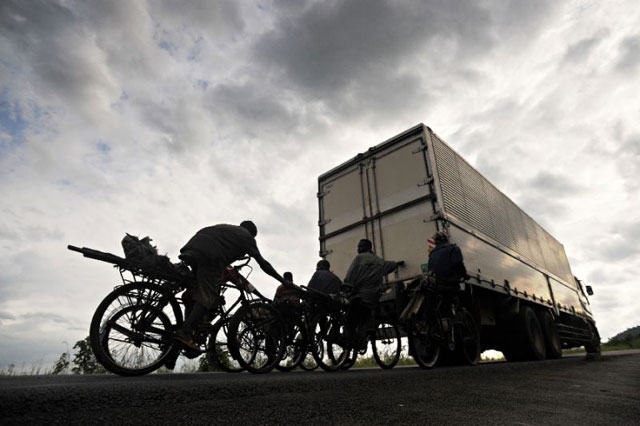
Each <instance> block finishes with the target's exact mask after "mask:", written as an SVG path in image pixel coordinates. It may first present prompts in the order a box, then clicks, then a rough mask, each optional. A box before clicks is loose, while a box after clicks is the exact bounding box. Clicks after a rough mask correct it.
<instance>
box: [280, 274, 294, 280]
mask: <svg viewBox="0 0 640 426" xmlns="http://www.w3.org/2000/svg"><path fill="white" fill-rule="evenodd" d="M282 278H284V279H285V280H287V281H289V282H293V274H292V273H291V272H285V273H284V274H282Z"/></svg>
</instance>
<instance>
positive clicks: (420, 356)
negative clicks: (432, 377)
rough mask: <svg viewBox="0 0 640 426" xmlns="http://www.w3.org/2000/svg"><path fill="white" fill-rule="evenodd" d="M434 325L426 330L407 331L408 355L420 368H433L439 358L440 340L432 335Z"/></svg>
mask: <svg viewBox="0 0 640 426" xmlns="http://www.w3.org/2000/svg"><path fill="white" fill-rule="evenodd" d="M433 327H435V325H434V324H430V325H428V326H427V328H426V330H421V331H417V330H411V331H409V333H408V334H409V353H410V354H411V356H412V357H413V359H414V360H415V362H416V364H418V365H419V366H420V367H421V368H433V367H435V365H436V363H437V362H438V358H439V356H440V340H439V339H437V338H435V337H434V335H433V332H434V330H433Z"/></svg>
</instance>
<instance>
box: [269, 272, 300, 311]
mask: <svg viewBox="0 0 640 426" xmlns="http://www.w3.org/2000/svg"><path fill="white" fill-rule="evenodd" d="M282 276H283V277H284V279H285V280H286V281H287V282H291V283H292V282H293V274H292V273H291V272H285V273H284V274H282ZM299 294H300V290H297V289H296V288H294V287H292V286H290V285H284V284H280V285H279V286H278V288H277V289H276V294H275V296H274V297H273V300H274V301H278V302H287V303H294V304H300V295H299Z"/></svg>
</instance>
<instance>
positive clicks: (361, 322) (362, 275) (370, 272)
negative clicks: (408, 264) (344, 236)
mask: <svg viewBox="0 0 640 426" xmlns="http://www.w3.org/2000/svg"><path fill="white" fill-rule="evenodd" d="M402 265H404V261H402V260H401V261H398V262H394V261H388V260H384V259H382V258H381V257H379V256H376V255H375V254H374V253H373V245H372V244H371V241H369V240H367V239H362V240H360V241H359V242H358V254H357V255H356V257H355V258H354V259H353V261H352V262H351V265H350V266H349V269H348V270H347V275H346V276H345V278H344V286H345V287H346V288H347V289H351V304H350V307H349V311H348V313H347V326H348V330H347V335H348V337H347V339H348V340H349V341H350V342H351V344H354V345H356V346H357V347H360V346H361V345H362V340H363V338H364V337H365V333H366V328H367V323H368V322H369V319H370V318H371V317H372V314H373V311H374V309H375V308H376V307H377V305H378V299H379V297H380V291H381V289H382V284H383V282H382V279H383V278H384V277H385V276H386V275H387V274H390V273H391V272H393V271H395V270H396V269H398V267H400V266H402Z"/></svg>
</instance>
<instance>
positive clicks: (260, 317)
mask: <svg viewBox="0 0 640 426" xmlns="http://www.w3.org/2000/svg"><path fill="white" fill-rule="evenodd" d="M284 340H285V332H284V327H283V323H282V319H281V317H280V315H279V314H278V311H277V310H276V309H274V308H273V307H272V306H270V305H267V304H266V303H262V302H258V303H251V304H248V305H245V306H243V307H242V308H240V309H239V310H238V311H237V312H236V313H235V315H234V316H233V317H232V319H231V323H230V325H229V343H230V349H231V354H232V355H233V358H235V359H236V360H237V361H238V363H240V365H242V367H244V368H245V369H246V370H247V371H249V372H251V373H268V372H269V371H271V370H273V369H274V368H275V367H276V365H278V363H279V362H280V360H281V359H282V353H283V351H284Z"/></svg>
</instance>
